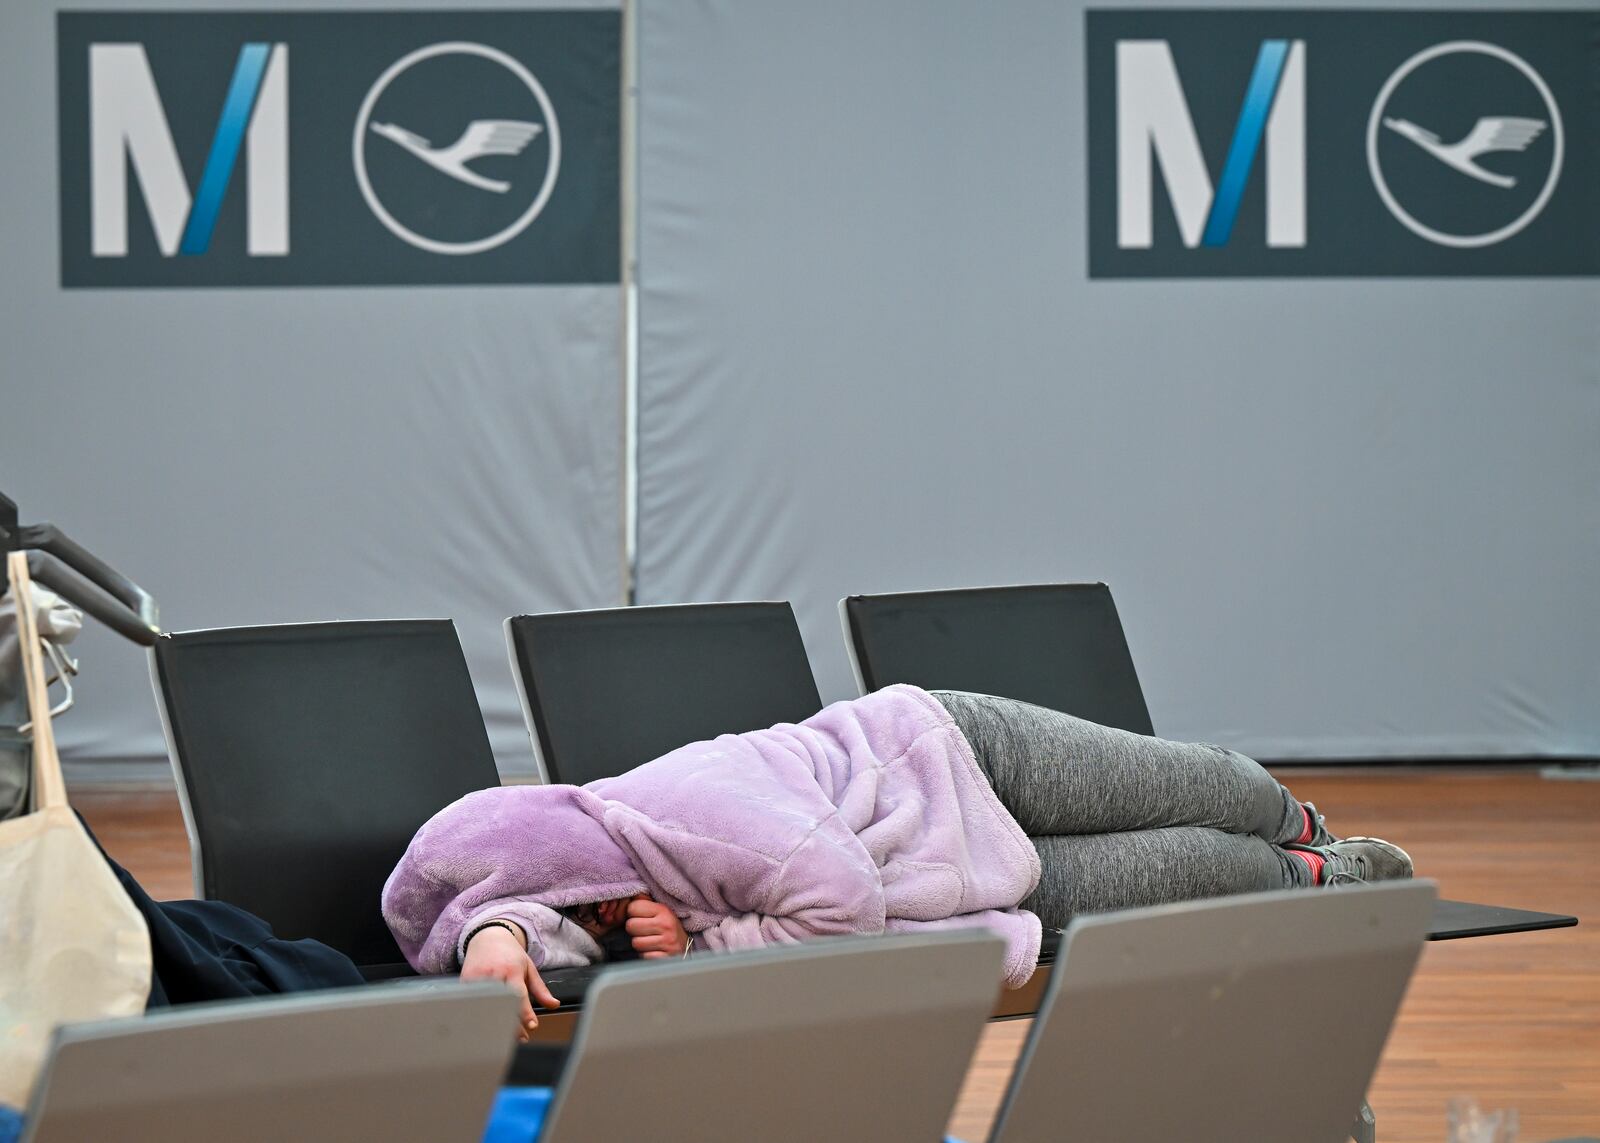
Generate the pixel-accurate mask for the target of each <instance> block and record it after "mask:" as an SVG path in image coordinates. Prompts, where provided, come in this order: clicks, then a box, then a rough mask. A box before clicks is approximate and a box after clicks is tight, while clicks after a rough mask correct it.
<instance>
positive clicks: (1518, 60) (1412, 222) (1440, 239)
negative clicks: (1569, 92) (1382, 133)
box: [1367, 40, 1565, 247]
mask: <svg viewBox="0 0 1600 1143" xmlns="http://www.w3.org/2000/svg"><path fill="white" fill-rule="evenodd" d="M1457 52H1473V53H1477V54H1479V55H1485V56H1490V57H1492V58H1494V59H1497V60H1501V61H1503V62H1504V63H1508V64H1510V65H1511V66H1512V67H1514V68H1516V69H1517V70H1518V71H1519V72H1521V73H1522V74H1523V76H1524V77H1525V78H1526V79H1527V80H1528V82H1529V83H1531V84H1533V86H1534V89H1535V90H1536V91H1538V93H1539V97H1540V98H1541V99H1543V100H1544V105H1545V108H1546V109H1547V110H1548V111H1549V112H1550V138H1551V142H1552V143H1553V145H1554V153H1553V155H1552V157H1551V160H1550V174H1549V175H1548V176H1546V178H1545V180H1544V186H1543V188H1541V189H1540V191H1539V197H1538V198H1536V199H1534V200H1533V205H1532V206H1530V207H1528V209H1527V210H1525V211H1523V212H1522V213H1521V214H1520V215H1518V216H1517V217H1516V218H1515V219H1513V220H1512V221H1511V222H1509V223H1507V224H1506V225H1505V226H1502V227H1500V228H1499V229H1498V230H1491V231H1489V232H1488V233H1486V234H1446V233H1445V232H1444V231H1442V230H1435V229H1434V228H1433V227H1431V226H1427V225H1425V224H1424V223H1422V222H1419V221H1417V219H1415V218H1413V217H1412V216H1411V214H1410V213H1408V212H1407V210H1406V209H1405V207H1403V206H1401V205H1400V203H1399V202H1398V201H1397V200H1396V199H1395V196H1394V193H1393V192H1392V191H1390V189H1389V184H1388V183H1387V182H1386V181H1384V177H1383V168H1382V167H1381V166H1380V165H1379V163H1378V126H1379V124H1380V122H1381V121H1382V119H1383V110H1384V107H1385V106H1386V105H1387V104H1388V102H1389V97H1390V96H1392V95H1393V94H1394V90H1395V88H1397V87H1399V86H1400V83H1401V81H1403V80H1404V79H1405V78H1406V77H1407V76H1408V75H1410V74H1411V73H1412V72H1414V71H1416V70H1417V69H1418V68H1419V67H1421V66H1422V65H1423V64H1425V63H1427V62H1428V61H1429V60H1435V59H1438V58H1439V57H1440V56H1446V55H1454V54H1455V53H1457ZM1564 142H1565V140H1564V138H1563V135H1562V130H1561V111H1560V109H1559V108H1558V107H1557V106H1556V100H1555V96H1554V95H1552V94H1551V93H1550V86H1549V85H1548V84H1547V83H1545V81H1544V77H1543V76H1541V75H1540V74H1539V73H1538V72H1536V71H1534V70H1533V68H1532V67H1531V66H1529V64H1528V61H1527V60H1525V59H1523V58H1522V57H1521V56H1519V55H1516V54H1515V53H1513V52H1509V51H1507V50H1506V49H1505V48H1502V47H1500V45H1498V44H1489V43H1484V42H1483V41H1481V40H1451V41H1449V42H1447V43H1443V44H1435V45H1433V47H1431V48H1425V49H1423V50H1422V51H1420V52H1418V53H1417V54H1416V55H1414V56H1412V57H1411V58H1410V59H1408V60H1406V62H1405V63H1403V64H1401V65H1400V66H1399V67H1398V68H1396V69H1395V72H1394V74H1393V75H1391V76H1390V77H1389V79H1388V80H1387V82H1385V83H1384V85H1383V87H1382V89H1381V90H1380V91H1379V92H1378V98H1377V99H1376V100H1374V101H1373V104H1372V114H1371V115H1370V116H1369V117H1368V118H1367V169H1368V170H1369V171H1370V172H1371V173H1372V184H1373V186H1375V187H1377V188H1378V197H1379V198H1381V199H1383V205H1384V206H1386V207H1388V208H1389V213H1390V214H1393V215H1394V216H1395V217H1396V218H1398V219H1399V220H1400V221H1401V222H1402V223H1404V224H1405V225H1406V226H1407V227H1409V228H1410V229H1411V230H1412V231H1413V232H1415V233H1417V234H1420V235H1421V236H1422V237H1424V238H1426V239H1427V240H1428V241H1429V242H1436V243H1438V244H1439V245H1441V246H1456V247H1474V246H1492V245H1494V244H1495V243H1496V242H1503V241H1505V240H1506V239H1507V238H1510V237H1511V236H1512V235H1513V234H1516V233H1517V232H1518V231H1520V230H1521V229H1522V228H1523V227H1525V226H1527V225H1528V223H1530V222H1532V221H1533V220H1534V219H1535V218H1536V217H1538V215H1539V212H1540V211H1541V210H1543V209H1544V207H1545V204H1546V203H1547V202H1549V201H1550V196H1551V195H1552V194H1554V193H1555V189H1556V182H1557V180H1558V179H1560V177H1561V158H1562V154H1563V146H1564Z"/></svg>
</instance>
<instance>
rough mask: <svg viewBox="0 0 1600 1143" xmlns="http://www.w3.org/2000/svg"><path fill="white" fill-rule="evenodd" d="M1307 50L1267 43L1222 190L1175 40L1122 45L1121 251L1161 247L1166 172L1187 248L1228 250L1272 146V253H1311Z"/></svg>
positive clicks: (1291, 43)
mask: <svg viewBox="0 0 1600 1143" xmlns="http://www.w3.org/2000/svg"><path fill="white" fill-rule="evenodd" d="M1305 59H1306V47H1305V41H1304V40H1263V41H1262V43H1261V50H1260V52H1259V54H1258V55H1257V56H1256V63H1255V68H1254V70H1253V71H1252V72H1251V75H1250V84H1249V87H1248V88H1247V89H1246V91H1245V97H1244V105H1243V107H1241V108H1240V111H1239V118H1238V120H1237V121H1236V122H1235V123H1234V129H1233V140H1232V142H1231V143H1230V144H1229V147H1228V155H1227V158H1226V160H1225V161H1224V163H1223V167H1222V175H1221V177H1220V178H1219V179H1218V180H1217V185H1216V188H1215V190H1214V191H1213V189H1212V186H1211V175H1210V173H1209V171H1208V170H1207V167H1206V160H1205V155H1204V153H1203V152H1202V151H1201V149H1200V139H1199V137H1198V135H1196V133H1195V129H1194V120H1193V119H1192V118H1191V117H1190V115H1189V104H1188V102H1187V101H1186V100H1185V99H1184V95H1183V85H1182V84H1181V83H1179V82H1178V69H1177V65H1176V64H1175V63H1174V62H1173V59H1172V49H1171V48H1170V47H1169V46H1168V45H1167V41H1165V40H1118V41H1117V245H1118V246H1120V247H1122V248H1124V249H1145V248H1148V247H1149V246H1150V244H1151V230H1152V217H1151V216H1152V214H1153V212H1154V195H1155V187H1154V185H1153V183H1154V180H1153V178H1152V167H1153V164H1152V161H1151V160H1152V159H1154V160H1155V162H1156V163H1159V164H1160V166H1161V173H1162V176H1163V178H1164V180H1165V182H1166V187H1167V194H1168V196H1169V197H1170V199H1171V202H1172V212H1173V214H1174V215H1175V216H1176V218H1177V221H1178V232H1179V233H1180V234H1181V235H1182V236H1183V244H1184V245H1185V246H1187V247H1189V248H1191V249H1193V248H1194V247H1196V246H1199V245H1205V246H1225V245H1227V242H1228V239H1229V238H1230V237H1231V236H1232V234H1233V224H1234V221H1235V219H1236V218H1237V217H1238V213H1239V202H1240V200H1241V199H1242V198H1243V197H1244V191H1245V187H1246V185H1247V184H1248V183H1249V179H1250V169H1251V167H1252V166H1253V165H1254V163H1255V157H1256V151H1257V150H1259V149H1261V145H1262V142H1263V140H1265V144H1266V152H1267V154H1266V180H1267V188H1266V189H1267V204H1266V215H1267V245H1268V246H1279V247H1284V246H1304V245H1305V244H1306V110H1305V109H1306V64H1305Z"/></svg>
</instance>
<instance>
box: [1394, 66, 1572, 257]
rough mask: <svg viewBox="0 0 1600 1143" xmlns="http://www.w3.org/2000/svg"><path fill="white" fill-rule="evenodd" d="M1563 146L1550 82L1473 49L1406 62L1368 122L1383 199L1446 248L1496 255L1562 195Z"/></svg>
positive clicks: (1404, 220) (1413, 227)
mask: <svg viewBox="0 0 1600 1143" xmlns="http://www.w3.org/2000/svg"><path fill="white" fill-rule="evenodd" d="M1486 111H1487V112H1489V114H1484V112H1486ZM1450 139H1454V142H1449V141H1447V140H1450ZM1563 146H1564V138H1563V134H1562V127H1561V110H1560V108H1559V107H1557V106H1556V101H1555V97H1554V96H1553V95H1552V94H1551V92H1550V87H1549V85H1548V84H1547V83H1545V81H1544V78H1543V77H1542V76H1541V75H1540V74H1539V73H1538V72H1536V71H1535V70H1534V69H1533V68H1532V67H1531V66H1530V65H1529V64H1528V62H1527V61H1526V60H1524V59H1523V58H1522V57H1521V56H1518V55H1516V54H1515V53H1513V52H1510V51H1508V50H1506V49H1505V48H1503V47H1501V46H1499V45H1498V44H1490V43H1483V42H1481V41H1476V40H1453V41H1450V42H1448V43H1442V44H1435V45H1434V46H1433V47H1431V48H1427V49H1425V50H1423V51H1420V52H1418V53H1417V54H1416V55H1414V56H1412V57H1411V58H1410V59H1408V60H1406V61H1405V62H1404V63H1403V64H1401V65H1400V66H1399V67H1398V68H1396V69H1395V71H1394V74H1393V75H1391V76H1390V77H1389V79H1388V81H1387V82H1386V83H1384V85H1383V88H1382V90H1380V91H1379V92H1378V97H1377V99H1376V100H1375V101H1374V102H1373V104H1372V112H1371V115H1370V116H1369V117H1368V119H1367V167H1368V170H1369V171H1370V172H1371V175H1372V183H1373V186H1374V187H1375V188H1376V189H1377V192H1378V197H1379V198H1381V199H1382V200H1383V204H1384V206H1386V207H1387V208H1388V209H1389V212H1390V213H1391V214H1393V215H1394V216H1395V218H1397V219H1399V221H1400V222H1401V223H1402V224H1404V225H1405V226H1406V227H1407V228H1408V229H1410V230H1411V231H1412V232H1413V233H1415V234H1418V235H1421V236H1422V237H1423V238H1426V239H1427V240H1428V241H1430V242H1434V243H1437V244H1439V245H1441V246H1455V247H1463V248H1469V247H1479V246H1492V245H1493V244H1495V243H1497V242H1503V241H1505V240H1506V239H1507V238H1510V237H1511V236H1512V235H1514V234H1517V233H1518V232H1520V231H1521V230H1523V229H1524V228H1525V227H1527V226H1528V224H1530V223H1531V222H1533V220H1534V219H1535V218H1537V217H1538V216H1539V212H1540V211H1542V210H1543V209H1544V208H1545V204H1546V203H1548V202H1549V201H1550V196H1551V195H1552V194H1553V193H1554V192H1555V189H1556V183H1557V181H1559V179H1560V178H1561V160H1562V155H1563Z"/></svg>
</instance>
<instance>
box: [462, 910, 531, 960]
mask: <svg viewBox="0 0 1600 1143" xmlns="http://www.w3.org/2000/svg"><path fill="white" fill-rule="evenodd" d="M490 929H498V930H500V931H501V932H503V933H506V934H508V935H510V936H512V937H515V938H516V941H517V943H518V944H519V945H521V946H522V951H523V952H527V951H528V934H527V932H526V931H525V930H524V929H523V927H522V926H521V925H519V924H517V922H515V921H513V920H512V919H511V918H510V917H491V918H489V919H488V920H487V921H480V922H479V923H478V927H477V928H476V929H474V930H473V931H472V933H471V935H470V936H468V937H467V942H466V947H467V948H469V949H470V948H471V947H472V942H473V941H475V940H477V939H478V938H479V937H481V936H483V934H484V933H486V932H488V931H489V930H490Z"/></svg>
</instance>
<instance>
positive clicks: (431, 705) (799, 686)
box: [152, 584, 1576, 1014]
mask: <svg viewBox="0 0 1600 1143" xmlns="http://www.w3.org/2000/svg"><path fill="white" fill-rule="evenodd" d="M840 610H841V614H842V616H843V617H844V620H845V629H846V636H847V642H848V645H849V648H850V652H851V658H852V661H853V662H854V664H855V668H856V672H857V675H858V678H859V680H860V682H861V686H862V689H863V690H864V691H869V690H875V689H877V688H879V687H882V686H886V685H889V684H891V683H896V682H907V683H915V684H917V685H920V686H924V687H928V688H948V689H954V690H970V691H980V692H988V693H993V694H1003V695H1008V696H1010V697H1014V698H1019V699H1023V700H1026V701H1032V702H1035V703H1038V704H1040V705H1043V706H1049V707H1052V708H1054V709H1058V710H1064V711H1067V712H1068V713H1071V714H1075V715H1078V716H1080V717H1083V718H1087V719H1090V720H1092V721H1095V722H1099V723H1102V724H1104V725H1109V726H1117V727H1120V728H1122V729H1125V730H1130V731H1134V732H1138V733H1146V734H1148V733H1151V732H1152V727H1151V722H1150V716H1149V712H1148V708H1147V707H1146V705H1145V702H1144V697H1143V694H1142V691H1141V690H1140V686H1139V680H1138V676H1137V673H1136V672H1135V669H1134V665H1133V660H1132V657H1131V655H1130V654H1129V651H1128V645H1127V641H1126V638H1125V636H1124V634H1123V630H1122V624H1121V622H1120V620H1119V618H1118V616H1117V610H1116V605H1115V603H1114V602H1113V601H1112V597H1111V593H1110V590H1109V589H1108V588H1107V587H1106V586H1105V585H1104V584H1058V585H1043V586H1030V587H1009V588H984V589H970V590H965V591H950V592H926V593H911V594H902V595H885V596H852V597H850V598H848V599H846V600H844V601H842V603H841V605H840ZM506 627H507V643H508V647H509V650H510V657H511V661H512V666H513V674H514V676H515V677H516V679H517V683H518V687H519V690H520V693H521V694H522V697H523V702H524V706H525V708H526V713H527V720H528V724H529V727H530V733H531V736H532V738H533V741H534V746H535V752H536V754H537V756H538V759H539V766H540V770H541V773H542V776H543V777H544V778H545V779H546V780H552V781H563V782H573V783H583V782H587V781H590V780H593V779H595V778H600V777H606V776H610V775H614V774H618V773H622V772H624V771H626V770H628V769H630V768H632V767H633V766H636V765H639V764H641V763H643V762H645V761H648V760H649V759H651V758H654V757H657V756H659V755H661V754H664V753H666V752H667V751H669V750H672V749H674V748H676V747H678V746H681V745H683V744H684V743H687V742H692V741H696V740H700V739H705V738H710V737H714V736H715V735H717V734H721V733H726V732H738V731H744V730H753V729H758V728H761V727H765V726H770V725H773V724H775V723H779V722H786V721H787V722H792V721H798V720H800V719H803V718H806V717H808V716H810V715H811V714H813V713H815V711H816V710H817V708H818V706H819V705H820V699H819V697H818V692H817V686H816V682H815V680H814V678H813V677H812V673H811V668H810V664H809V662H808V660H807V658H806V652H805V647H804V644H803V643H802V642H801V638H800V633H799V629H798V627H797V625H796V623H795V618H794V613H793V610H792V609H791V608H790V606H789V605H788V604H787V603H718V604H690V605H680V606H668V607H635V608H616V609H609V610H601V611H583V612H561V613H552V614H547V615H528V616H520V617H516V618H513V619H510V620H508V621H507V624H506ZM152 662H153V673H154V677H155V682H156V689H157V693H158V698H159V704H158V705H159V706H160V708H161V710H162V713H163V717H164V720H165V724H166V728H167V732H168V741H169V746H170V749H171V755H172V760H173V764H174V767H175V769H176V770H177V772H178V774H179V777H180V779H181V781H180V783H179V791H180V795H181V796H182V800H183V806H184V812H185V816H186V819H187V825H188V827H189V836H190V839H191V845H192V848H193V865H194V871H195V881H196V889H197V893H198V894H199V895H200V896H204V897H210V898H218V899H222V900H226V901H230V902H233V903H235V904H238V905H241V906H242V907H244V908H246V909H248V910H250V911H251V912H254V913H256V914H257V915H259V916H261V917H264V918H265V919H266V920H267V921H268V922H270V923H271V924H272V925H273V927H274V928H275V929H276V930H277V931H278V932H279V933H280V934H281V935H284V936H290V937H301V936H311V937H316V938H318V939H320V940H322V941H324V942H326V943H328V944H330V945H332V946H333V947H334V948H337V949H339V950H341V951H343V952H345V953H346V954H348V955H349V956H351V957H352V958H353V959H354V960H355V961H356V963H357V964H358V965H360V966H362V968H363V971H365V972H367V974H368V975H369V976H373V977H383V976H387V975H397V974H404V973H405V972H406V971H408V970H407V969H406V968H405V966H404V964H403V962H402V961H401V959H400V955H399V951H398V949H397V948H396V946H395V944H394V941H393V938H392V937H391V936H390V934H389V932H388V929H387V928H386V927H385V925H384V923H383V920H382V918H381V916H380V915H379V913H378V910H377V908H376V902H377V900H378V897H379V893H380V891H381V888H382V886H383V883H384V881H385V880H386V879H387V877H388V875H389V873H390V871H391V870H392V869H393V868H394V866H395V864H396V863H397V862H398V860H399V858H400V855H401V854H402V853H403V852H404V850H405V847H406V845H407V844H408V843H409V841H410V839H411V837H412V836H413V835H414V833H415V832H416V830H417V829H418V828H419V827H420V826H421V825H422V823H423V822H425V821H426V820H427V819H428V818H429V817H431V816H432V815H433V814H434V813H435V812H437V811H438V810H439V809H440V808H442V807H443V806H445V805H447V804H449V803H450V802H452V801H454V800H455V799H457V798H459V797H461V796H463V795H465V794H467V793H470V792H472V791H474V790H478V789H483V788H486V787H491V786H495V785H498V784H499V782H500V776H499V773H498V771H497V770H496V767H495V762H494V757H493V754H492V752H491V751H490V748H489V741H488V735H487V733H486V731H485V729H484V724H483V719H482V714H481V712H480V710H479V708H478V705H477V700H476V697H475V695H474V692H473V689H472V682H471V679H470V677H469V675H468V672H467V666H466V660H465V657H464V656H463V654H462V651H461V645H460V642H459V640H458V639H457V636H456V632H455V628H454V626H453V625H452V624H451V623H450V622H449V621H448V620H397V621H375V622H352V623H326V624H315V623H314V624H296V625H286V626H276V627H254V628H235V629H226V630H215V631H197V632H187V633H179V634H175V635H169V636H163V637H162V638H161V639H160V640H158V641H157V644H156V646H155V647H154V649H153V659H152ZM1574 923H1576V922H1575V919H1574V918H1572V917H1564V916H1557V915H1553V914H1541V913H1529V912H1527V911H1525V910H1516V909H1503V908H1497V907H1491V906H1484V905H1474V904H1470V903H1466V902H1456V901H1440V902H1439V903H1438V905H1437V907H1436V911H1435V919H1434V924H1433V926H1432V928H1431V930H1430V939H1434V940H1444V939H1452V938H1455V937H1467V936H1485V935H1490V934H1493V933H1502V932H1517V931H1526V930H1529V929H1535V928H1549V927H1557V926H1563V925H1571V924H1574ZM1054 942H1055V936H1054V934H1048V933H1047V934H1046V940H1045V944H1044V948H1043V950H1042V951H1041V956H1040V961H1041V964H1047V963H1049V961H1050V959H1051V958H1052V956H1053V952H1054ZM587 981H588V977H587V975H586V974H584V973H583V972H582V971H581V970H572V979H571V983H570V987H569V986H568V985H566V984H565V983H563V982H562V981H561V980H560V979H553V980H552V988H553V990H554V991H555V992H556V995H557V996H558V997H560V998H561V999H563V1000H567V999H569V998H571V999H573V1000H577V999H578V998H580V997H581V996H582V993H583V990H584V988H585V987H586V986H587ZM563 988H566V989H567V991H566V992H565V993H564V992H563ZM1036 1001H1037V996H1032V997H1014V998H1013V1002H1014V1003H1015V1004H1016V1005H1019V1006H1020V1007H1018V1008H1017V1011H1018V1012H1022V1011H1028V1010H1031V1009H1029V1008H1028V1007H1027V1005H1028V1004H1029V1003H1031V1002H1036ZM1002 1014H1003V1013H1002Z"/></svg>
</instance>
